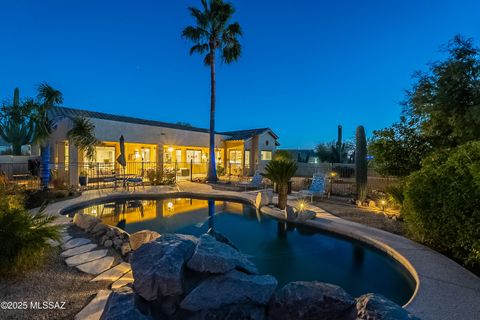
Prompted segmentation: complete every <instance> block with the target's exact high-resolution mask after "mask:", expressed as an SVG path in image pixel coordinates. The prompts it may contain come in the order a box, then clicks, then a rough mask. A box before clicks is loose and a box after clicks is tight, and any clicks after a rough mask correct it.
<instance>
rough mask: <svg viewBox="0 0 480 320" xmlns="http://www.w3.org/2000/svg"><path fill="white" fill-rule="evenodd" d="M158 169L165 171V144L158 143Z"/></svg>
mask: <svg viewBox="0 0 480 320" xmlns="http://www.w3.org/2000/svg"><path fill="white" fill-rule="evenodd" d="M156 161H157V170H159V171H160V172H163V144H157V155H156Z"/></svg>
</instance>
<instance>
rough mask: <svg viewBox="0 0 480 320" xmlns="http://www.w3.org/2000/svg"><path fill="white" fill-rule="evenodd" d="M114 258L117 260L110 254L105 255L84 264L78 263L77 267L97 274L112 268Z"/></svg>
mask: <svg viewBox="0 0 480 320" xmlns="http://www.w3.org/2000/svg"><path fill="white" fill-rule="evenodd" d="M114 260H115V258H114V257H110V256H108V257H103V258H101V259H97V260H93V261H90V262H87V263H84V264H80V265H77V266H76V268H77V269H78V270H80V271H82V272H85V273H88V274H93V275H97V274H100V273H102V272H104V271H105V270H107V269H110V267H111V266H112V264H113V261H114Z"/></svg>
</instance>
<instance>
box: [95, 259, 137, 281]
mask: <svg viewBox="0 0 480 320" xmlns="http://www.w3.org/2000/svg"><path fill="white" fill-rule="evenodd" d="M130 270H132V269H131V266H130V263H127V262H122V263H120V264H118V265H116V266H115V267H113V268H111V269H109V270H107V271H105V272H104V273H102V274H99V275H98V276H97V277H95V278H93V279H92V280H90V281H110V282H113V281H117V280H118V279H119V278H120V277H121V276H123V275H124V274H125V273H127V272H129V271H130Z"/></svg>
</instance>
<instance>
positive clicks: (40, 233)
mask: <svg viewBox="0 0 480 320" xmlns="http://www.w3.org/2000/svg"><path fill="white" fill-rule="evenodd" d="M54 219H55V218H54V217H51V216H47V215H45V214H43V213H38V214H32V213H29V212H28V211H27V210H26V209H25V208H24V206H23V196H22V195H21V193H20V192H18V191H13V193H12V190H11V189H9V190H3V188H2V190H0V243H1V245H0V257H2V258H1V259H0V275H3V276H8V275H12V274H16V273H20V272H23V271H25V270H28V269H30V268H32V267H34V266H36V265H37V264H39V263H41V261H42V258H43V256H44V253H45V252H46V250H48V249H49V248H50V245H49V244H48V242H47V241H48V240H49V239H52V240H58V239H59V232H58V229H57V227H56V226H53V225H51V223H52V222H53V221H54Z"/></svg>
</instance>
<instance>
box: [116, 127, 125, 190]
mask: <svg viewBox="0 0 480 320" xmlns="http://www.w3.org/2000/svg"><path fill="white" fill-rule="evenodd" d="M117 162H118V163H119V164H120V165H121V166H122V167H123V188H125V167H126V165H127V160H125V139H124V138H123V134H122V135H121V136H120V155H119V156H118V158H117Z"/></svg>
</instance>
